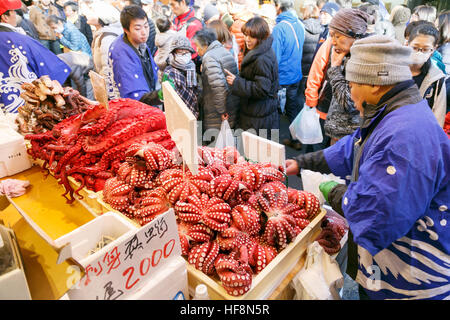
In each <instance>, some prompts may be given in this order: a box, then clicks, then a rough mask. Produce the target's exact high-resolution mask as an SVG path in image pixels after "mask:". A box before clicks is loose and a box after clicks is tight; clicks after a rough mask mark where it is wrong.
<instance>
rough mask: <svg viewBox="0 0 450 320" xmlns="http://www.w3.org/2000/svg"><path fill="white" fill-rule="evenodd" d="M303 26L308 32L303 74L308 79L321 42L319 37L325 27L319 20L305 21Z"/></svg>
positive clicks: (304, 49) (304, 50) (304, 44)
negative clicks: (318, 44)
mask: <svg viewBox="0 0 450 320" xmlns="http://www.w3.org/2000/svg"><path fill="white" fill-rule="evenodd" d="M303 24H304V26H305V31H306V32H305V42H304V43H303V57H302V74H303V76H304V77H307V76H308V73H309V69H311V64H312V62H313V60H314V53H315V52H316V47H317V43H318V42H319V36H320V33H321V32H322V31H323V27H322V25H321V24H320V21H319V19H313V18H311V19H307V20H305V21H303Z"/></svg>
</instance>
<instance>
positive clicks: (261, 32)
mask: <svg viewBox="0 0 450 320" xmlns="http://www.w3.org/2000/svg"><path fill="white" fill-rule="evenodd" d="M241 31H242V33H243V34H244V35H246V36H250V37H252V38H255V39H257V40H258V45H259V44H260V43H261V42H262V41H263V40H266V39H267V38H268V37H269V35H270V28H269V24H268V23H267V22H266V20H264V19H263V18H261V17H258V16H257V17H253V18H251V19H250V20H248V21H247V22H246V23H245V24H244V25H243V26H242V28H241Z"/></svg>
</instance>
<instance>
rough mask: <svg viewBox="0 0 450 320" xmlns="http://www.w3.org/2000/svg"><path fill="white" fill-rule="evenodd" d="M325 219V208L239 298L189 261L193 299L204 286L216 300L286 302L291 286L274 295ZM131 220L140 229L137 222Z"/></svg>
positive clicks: (190, 289) (190, 288)
mask: <svg viewBox="0 0 450 320" xmlns="http://www.w3.org/2000/svg"><path fill="white" fill-rule="evenodd" d="M97 201H98V202H99V203H100V204H101V205H102V206H104V210H105V211H114V212H117V213H119V214H122V213H120V212H119V211H117V210H114V209H113V208H111V207H110V206H109V205H108V204H107V203H105V202H104V201H103V200H102V197H98V198H97ZM122 215H123V214H122ZM325 215H326V210H325V209H323V208H322V209H321V211H320V213H319V214H318V215H317V216H316V217H315V218H314V219H313V220H312V221H311V223H310V224H309V225H308V226H307V227H306V228H305V229H303V231H302V232H301V233H300V234H299V235H298V236H297V237H296V238H295V240H294V241H293V242H291V243H290V244H289V245H288V246H287V247H286V248H285V249H284V250H282V251H281V252H280V253H279V254H278V255H277V256H276V257H275V259H273V260H272V261H271V262H270V263H269V264H268V265H267V267H265V268H264V269H263V270H262V271H261V272H260V273H258V274H257V275H255V276H253V280H252V287H251V289H250V290H249V291H248V292H247V293H246V294H244V295H242V296H239V297H234V296H231V295H229V294H228V293H227V292H226V291H225V289H224V288H223V287H222V285H221V284H220V280H219V278H218V277H217V276H216V275H215V276H213V277H210V276H207V275H206V274H204V273H203V272H201V271H200V270H197V269H195V267H194V266H192V265H191V264H189V263H188V262H187V261H186V267H187V270H188V284H189V291H190V295H191V296H193V293H194V290H195V287H196V286H197V285H198V284H201V283H203V284H205V285H206V286H207V287H208V293H209V296H210V298H211V299H213V300H266V299H268V298H275V299H282V298H283V297H285V296H289V293H285V292H284V291H286V290H288V289H289V288H288V286H283V288H282V290H281V292H278V293H277V294H274V291H275V290H277V289H280V288H279V287H280V285H281V284H282V282H283V280H284V279H285V278H286V276H288V275H289V273H290V272H291V271H292V270H293V269H294V268H295V267H296V265H298V262H299V260H301V259H302V258H304V255H305V253H306V249H307V247H308V245H309V244H310V243H311V242H312V241H314V240H315V239H316V238H317V236H318V235H319V233H320V232H321V227H320V225H321V221H322V219H323V217H324V216H325ZM123 216H125V215H123ZM130 220H131V221H133V222H134V223H135V224H136V225H138V226H140V225H139V223H138V222H137V221H135V220H132V219H130Z"/></svg>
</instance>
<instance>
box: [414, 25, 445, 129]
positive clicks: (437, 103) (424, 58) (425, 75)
mask: <svg viewBox="0 0 450 320" xmlns="http://www.w3.org/2000/svg"><path fill="white" fill-rule="evenodd" d="M438 39H439V33H438V30H437V29H436V28H434V27H433V26H431V25H429V24H421V25H418V26H417V27H415V28H414V29H412V30H411V34H410V35H409V39H408V46H409V47H411V48H412V49H413V53H412V55H411V60H412V64H411V66H410V69H411V73H412V75H413V79H414V81H415V82H416V84H417V86H418V87H419V90H420V94H421V95H422V97H423V98H424V99H426V100H427V101H428V105H429V106H430V108H431V110H432V111H433V113H434V115H435V116H436V119H437V120H438V122H439V124H440V125H441V127H443V126H444V120H445V113H446V109H447V91H446V86H445V78H446V76H445V74H444V73H443V72H442V70H440V69H439V68H438V67H437V66H435V65H434V64H433V63H432V62H431V56H432V55H433V53H434V51H435V50H436V46H437V44H438Z"/></svg>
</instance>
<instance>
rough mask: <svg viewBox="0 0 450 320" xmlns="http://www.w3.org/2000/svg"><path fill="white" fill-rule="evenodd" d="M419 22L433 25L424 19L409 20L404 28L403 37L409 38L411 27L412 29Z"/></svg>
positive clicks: (419, 23) (418, 24)
mask: <svg viewBox="0 0 450 320" xmlns="http://www.w3.org/2000/svg"><path fill="white" fill-rule="evenodd" d="M421 24H427V25H430V26H433V24H432V23H431V22H428V21H425V20H420V21H413V22H410V23H409V24H408V25H407V26H406V28H405V32H404V34H403V35H404V37H405V39H409V35H410V34H411V31H412V29H414V28H415V27H417V26H420V25H421Z"/></svg>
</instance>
